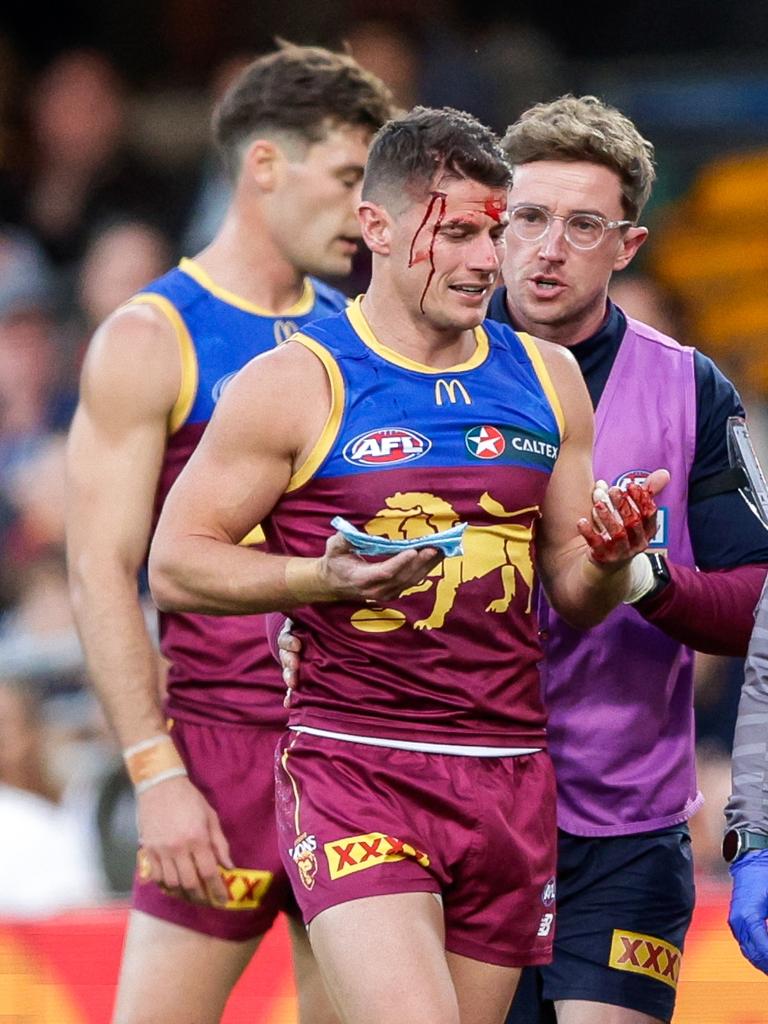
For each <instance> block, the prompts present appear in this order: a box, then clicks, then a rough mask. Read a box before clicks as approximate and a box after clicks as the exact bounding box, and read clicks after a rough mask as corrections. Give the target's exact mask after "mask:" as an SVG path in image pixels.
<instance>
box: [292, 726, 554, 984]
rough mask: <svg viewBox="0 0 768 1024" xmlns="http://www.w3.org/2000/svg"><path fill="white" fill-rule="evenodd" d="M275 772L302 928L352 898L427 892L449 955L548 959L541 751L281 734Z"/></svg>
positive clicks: (547, 836) (545, 778)
mask: <svg viewBox="0 0 768 1024" xmlns="http://www.w3.org/2000/svg"><path fill="white" fill-rule="evenodd" d="M275 769H276V780H277V789H276V793H277V796H276V804H277V822H278V836H279V842H280V853H281V855H282V857H283V862H284V864H285V866H286V870H287V871H288V873H289V877H290V879H291V884H292V885H293V889H294V892H295V894H296V899H297V901H298V903H299V905H300V907H301V910H302V913H303V915H304V920H305V922H306V923H307V924H309V923H310V921H311V920H312V918H314V917H315V916H316V915H317V914H319V913H321V912H322V911H323V910H326V909H327V908H328V907H332V906H335V905H337V904H339V903H346V902H348V901H349V900H355V899H360V898H362V897H366V896H379V895H385V894H391V893H404V892H432V893H438V894H440V896H441V897H442V901H443V911H444V916H445V928H446V938H445V946H446V949H447V950H450V951H451V952H453V953H458V954H460V955H462V956H467V957H471V958H472V959H475V960H482V961H484V962H486V963H492V964H500V965H501V966H504V967H522V966H525V965H528V964H544V963H549V962H550V960H551V959H552V939H553V934H554V919H555V882H554V874H555V847H556V831H555V781H554V773H553V771H552V764H551V761H550V759H549V755H548V754H547V753H546V752H543V751H542V752H541V753H537V754H526V755H521V756H519V757H464V756H457V755H454V754H435V753H422V752H418V751H409V750H394V749H392V748H389V747H373V746H368V745H365V744H361V743H352V742H347V741H341V740H333V739H329V738H326V737H320V736H311V735H308V734H306V733H301V734H297V733H288V734H287V736H286V737H285V738H284V739H283V742H282V744H281V747H280V748H279V749H278V751H277V760H276V766H275Z"/></svg>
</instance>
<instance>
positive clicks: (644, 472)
mask: <svg viewBox="0 0 768 1024" xmlns="http://www.w3.org/2000/svg"><path fill="white" fill-rule="evenodd" d="M650 475H651V471H650V470H649V469H628V470H627V471H626V472H625V473H622V474H621V475H620V476H617V477H616V479H615V480H614V482H613V485H612V486H613V487H618V488H620V489H621V490H622V491H626V489H627V487H628V486H629V485H630V484H644V483H645V481H646V480H647V479H648V477H649V476H650ZM668 514H669V510H668V509H667V508H666V507H665V506H659V508H658V510H657V512H656V533H655V535H654V537H653V540H651V541H649V543H648V547H649V548H653V549H654V550H658V549H659V548H666V547H667V543H668V526H669V520H668Z"/></svg>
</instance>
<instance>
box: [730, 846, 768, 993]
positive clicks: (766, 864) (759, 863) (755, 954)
mask: <svg viewBox="0 0 768 1024" xmlns="http://www.w3.org/2000/svg"><path fill="white" fill-rule="evenodd" d="M730 872H731V877H732V878H733V891H732V893H731V908H730V912H729V914H728V924H729V925H730V928H731V931H732V932H733V936H734V938H735V939H736V941H737V942H738V944H739V949H740V950H741V952H742V953H743V954H744V956H745V957H746V958H747V960H749V962H750V963H751V964H753V965H754V966H755V967H757V969H758V970H759V971H762V972H763V974H768V927H767V926H766V919H768V850H760V851H755V852H753V853H747V854H745V855H744V856H743V857H740V858H739V859H738V860H737V861H735V862H734V863H733V864H731V867H730Z"/></svg>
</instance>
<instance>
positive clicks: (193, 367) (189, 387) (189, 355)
mask: <svg viewBox="0 0 768 1024" xmlns="http://www.w3.org/2000/svg"><path fill="white" fill-rule="evenodd" d="M126 305H127V306H154V307H155V309H157V310H159V311H160V312H161V313H162V314H163V316H164V317H165V318H166V319H167V320H168V321H169V323H170V325H171V327H173V331H174V334H175V335H176V341H177V342H178V345H179V356H180V358H181V383H180V384H179V393H178V395H177V396H176V401H175V402H174V403H173V408H172V409H171V411H170V413H169V414H168V433H169V434H175V433H176V431H177V430H178V429H179V428H180V427H182V426H183V425H184V424H185V423H186V420H187V417H188V416H189V414H190V412H191V411H192V406H193V405H194V404H195V396H196V395H197V385H198V379H199V375H198V367H197V352H196V351H195V343H194V342H193V341H192V336H191V335H190V333H189V331H188V330H187V325H186V324H185V323H184V320H183V319H182V317H181V314H180V313H179V311H178V309H176V307H175V306H174V304H173V303H172V302H171V301H170V299H166V297H165V296H164V295H154V294H152V293H151V292H145V293H144V294H142V295H136V296H135V297H134V298H132V299H131V300H130V301H129V302H127V303H126Z"/></svg>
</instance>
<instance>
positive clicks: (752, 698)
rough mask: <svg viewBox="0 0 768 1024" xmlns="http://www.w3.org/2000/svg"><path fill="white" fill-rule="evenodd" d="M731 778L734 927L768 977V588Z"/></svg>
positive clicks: (727, 851)
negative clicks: (767, 799)
mask: <svg viewBox="0 0 768 1024" xmlns="http://www.w3.org/2000/svg"><path fill="white" fill-rule="evenodd" d="M731 774H732V786H733V793H732V794H731V797H730V799H729V801H728V804H727V805H726V808H725V819H726V823H727V826H728V828H727V831H726V833H725V837H724V839H723V856H724V857H725V859H726V861H727V862H728V864H729V867H730V872H731V877H732V878H733V892H732V894H731V908H730V913H729V915H728V924H729V925H730V926H731V931H732V932H733V935H734V938H735V939H736V941H737V942H738V944H739V946H740V947H741V951H742V953H743V954H744V956H745V957H746V958H747V960H749V961H750V963H752V964H754V966H755V967H757V968H758V970H760V971H762V972H763V973H764V974H768V804H767V803H766V792H768V588H766V589H765V590H763V594H762V597H761V599H760V603H759V605H758V608H757V615H756V617H755V628H754V630H753V632H752V639H751V640H750V643H749V653H748V655H747V661H746V665H745V667H744V686H743V688H742V691H741V700H740V701H739V713H738V716H737V718H736V728H735V730H734V734H733V762H732V771H731Z"/></svg>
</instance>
